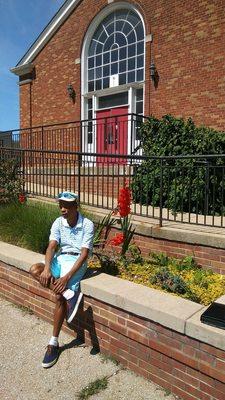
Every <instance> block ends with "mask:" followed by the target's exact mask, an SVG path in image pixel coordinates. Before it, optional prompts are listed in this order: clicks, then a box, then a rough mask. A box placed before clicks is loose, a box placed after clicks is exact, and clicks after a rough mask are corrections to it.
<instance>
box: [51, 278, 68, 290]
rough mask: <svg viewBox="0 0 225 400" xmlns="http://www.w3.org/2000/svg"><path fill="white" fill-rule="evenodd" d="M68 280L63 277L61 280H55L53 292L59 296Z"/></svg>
mask: <svg viewBox="0 0 225 400" xmlns="http://www.w3.org/2000/svg"><path fill="white" fill-rule="evenodd" d="M68 280H69V278H68V277H67V276H66V275H65V276H63V277H62V278H59V279H56V280H55V282H54V287H53V292H55V293H57V294H59V293H62V292H64V290H65V289H66V285H67V282H68Z"/></svg>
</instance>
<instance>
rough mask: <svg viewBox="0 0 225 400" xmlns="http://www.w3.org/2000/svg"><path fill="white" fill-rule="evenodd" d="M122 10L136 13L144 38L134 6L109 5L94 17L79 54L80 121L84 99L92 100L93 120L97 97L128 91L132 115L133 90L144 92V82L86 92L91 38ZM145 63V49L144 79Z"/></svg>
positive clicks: (122, 2) (138, 13) (133, 103)
mask: <svg viewBox="0 0 225 400" xmlns="http://www.w3.org/2000/svg"><path fill="white" fill-rule="evenodd" d="M122 8H125V9H127V10H132V11H134V12H135V13H137V15H138V16H139V18H140V20H141V22H142V25H143V29H144V37H145V36H146V28H145V23H144V20H143V17H142V15H141V14H140V12H139V11H138V10H137V8H136V7H135V6H134V5H132V4H130V3H128V2H126V1H121V2H117V3H111V4H109V5H108V6H107V7H105V8H104V9H103V10H101V11H100V12H99V13H98V14H97V15H96V16H95V17H94V19H93V20H92V22H91V24H90V26H89V28H88V30H87V32H86V34H85V37H84V41H83V46H82V52H81V119H82V120H83V119H85V115H86V110H85V104H86V99H88V98H90V97H92V99H93V117H94V118H95V117H96V112H97V111H98V97H100V96H104V95H110V94H114V93H120V92H124V91H128V99H129V104H128V113H132V112H133V111H134V106H135V98H134V89H135V88H137V89H139V88H140V89H141V88H143V90H144V86H145V81H142V82H132V83H128V84H125V85H119V86H116V87H112V88H106V89H101V90H97V91H94V92H88V86H87V79H86V77H87V62H86V60H87V58H88V49H89V46H90V42H91V40H92V37H93V35H94V33H95V30H96V28H97V27H98V26H99V24H100V23H101V21H103V19H104V18H105V17H107V16H108V15H109V14H111V13H112V12H113V11H116V10H120V9H122ZM145 61H146V49H145V48H144V78H145ZM143 101H144V99H143ZM108 108H109V107H108ZM128 124H129V126H128V132H129V131H131V122H129V121H128ZM130 141H131V138H130V136H129V135H128V138H127V147H128V148H127V152H128V154H129V150H130V145H131V143H130ZM92 146H93V148H95V149H96V129H95V135H94V137H93V144H92Z"/></svg>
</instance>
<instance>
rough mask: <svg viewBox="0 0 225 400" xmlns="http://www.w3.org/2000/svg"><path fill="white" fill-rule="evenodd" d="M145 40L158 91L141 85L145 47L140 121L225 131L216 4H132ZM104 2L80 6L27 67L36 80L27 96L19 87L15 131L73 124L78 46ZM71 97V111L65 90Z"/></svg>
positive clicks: (223, 29)
mask: <svg viewBox="0 0 225 400" xmlns="http://www.w3.org/2000/svg"><path fill="white" fill-rule="evenodd" d="M129 3H133V4H136V6H137V7H138V9H139V10H140V12H141V14H142V15H143V18H144V20H145V24H146V34H147V35H148V34H149V33H153V35H154V41H153V47H152V50H153V54H154V61H155V64H156V67H157V71H158V74H159V83H158V87H157V88H155V87H154V85H153V83H152V82H150V81H149V65H150V43H149V42H148V43H147V45H146V51H147V52H146V77H145V81H146V91H145V114H146V115H149V114H154V115H156V116H158V117H160V116H162V115H164V114H165V113H171V114H173V115H175V116H183V117H189V116H191V117H193V119H194V121H195V122H196V124H198V125H199V124H205V125H208V126H211V127H215V128H218V129H225V100H224V89H225V47H224V35H225V14H224V3H223V1H222V0H214V1H212V0H200V1H197V2H196V1H194V0H189V1H177V0H168V1H164V0H157V1H156V0H152V1H148V0H136V1H130V2H129ZM107 4H108V3H107V1H106V0H99V1H97V2H96V1H95V0H83V1H82V2H81V3H80V4H79V6H78V7H77V8H76V10H75V11H74V12H73V13H72V14H71V16H70V17H69V18H68V19H67V21H65V22H64V24H63V25H62V26H61V27H60V28H59V30H58V31H57V32H56V33H55V35H54V36H53V38H52V39H51V40H50V42H49V43H48V44H47V45H46V46H45V48H44V49H43V50H42V51H41V52H40V54H39V55H38V56H37V57H36V59H35V60H34V65H35V69H36V79H35V80H34V81H33V84H32V86H31V91H32V100H31V107H30V108H31V110H32V115H31V116H30V117H29V107H28V103H29V101H28V92H29V90H28V89H26V88H25V87H28V86H30V84H27V85H25V86H21V87H20V91H21V94H20V99H21V126H22V127H25V126H27V124H29V121H30V120H32V123H33V126H35V125H38V124H46V123H53V122H64V121H71V120H79V119H80V73H81V70H80V64H75V59H77V58H80V57H81V50H82V42H83V38H84V35H85V33H86V30H87V28H88V26H89V24H90V23H91V21H92V19H93V18H94V16H95V15H97V13H98V12H99V11H100V10H101V9H102V8H103V7H105V6H107ZM68 83H72V84H73V86H74V88H75V90H76V94H77V96H76V102H75V104H73V103H72V101H71V100H70V99H69V98H68V95H67V92H66V87H67V85H68Z"/></svg>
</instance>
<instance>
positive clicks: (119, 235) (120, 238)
mask: <svg viewBox="0 0 225 400" xmlns="http://www.w3.org/2000/svg"><path fill="white" fill-rule="evenodd" d="M123 241H124V234H123V233H117V235H116V236H114V237H113V238H112V239H111V240H110V241H109V243H110V244H111V245H113V246H119V245H120V244H121V243H123Z"/></svg>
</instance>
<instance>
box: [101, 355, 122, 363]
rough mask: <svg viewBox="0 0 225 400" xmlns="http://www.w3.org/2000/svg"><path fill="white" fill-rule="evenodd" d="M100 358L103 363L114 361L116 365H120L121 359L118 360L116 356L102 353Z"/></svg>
mask: <svg viewBox="0 0 225 400" xmlns="http://www.w3.org/2000/svg"><path fill="white" fill-rule="evenodd" d="M100 359H101V362H102V363H108V362H112V363H113V364H115V365H119V361H117V360H116V358H115V357H113V356H110V355H106V354H100Z"/></svg>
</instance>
